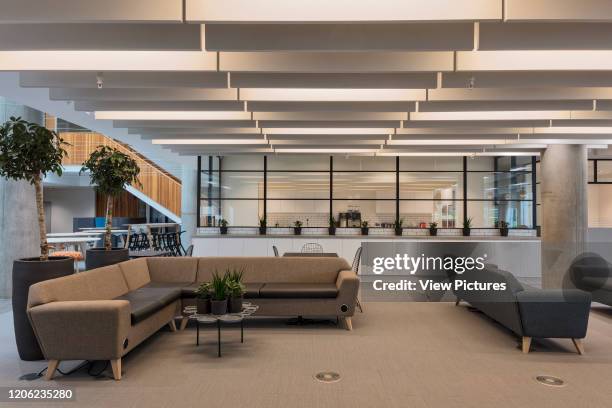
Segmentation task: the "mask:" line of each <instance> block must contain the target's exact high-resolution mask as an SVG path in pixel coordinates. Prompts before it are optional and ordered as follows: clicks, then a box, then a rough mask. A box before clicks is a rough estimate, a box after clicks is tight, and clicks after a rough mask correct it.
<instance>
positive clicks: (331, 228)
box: [327, 215, 337, 235]
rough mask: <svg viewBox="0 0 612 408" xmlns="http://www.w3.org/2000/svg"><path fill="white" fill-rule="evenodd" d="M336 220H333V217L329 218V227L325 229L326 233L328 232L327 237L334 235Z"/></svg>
mask: <svg viewBox="0 0 612 408" xmlns="http://www.w3.org/2000/svg"><path fill="white" fill-rule="evenodd" d="M336 225H337V224H336V219H335V218H334V216H333V215H330V216H329V227H328V228H327V231H328V232H329V235H336Z"/></svg>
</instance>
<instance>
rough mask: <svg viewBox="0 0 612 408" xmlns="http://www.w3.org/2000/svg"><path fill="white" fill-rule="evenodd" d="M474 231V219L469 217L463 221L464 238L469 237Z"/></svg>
mask: <svg viewBox="0 0 612 408" xmlns="http://www.w3.org/2000/svg"><path fill="white" fill-rule="evenodd" d="M471 231H472V218H471V217H468V218H466V219H465V220H463V236H464V237H469V236H470V233H471Z"/></svg>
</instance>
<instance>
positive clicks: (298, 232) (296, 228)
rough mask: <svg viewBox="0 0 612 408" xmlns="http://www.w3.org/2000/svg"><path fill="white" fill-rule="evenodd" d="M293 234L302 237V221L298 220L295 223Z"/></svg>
mask: <svg viewBox="0 0 612 408" xmlns="http://www.w3.org/2000/svg"><path fill="white" fill-rule="evenodd" d="M293 233H294V234H295V235H302V221H300V220H297V221H296V222H294V223H293Z"/></svg>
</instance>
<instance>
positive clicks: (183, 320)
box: [179, 316, 189, 330]
mask: <svg viewBox="0 0 612 408" xmlns="http://www.w3.org/2000/svg"><path fill="white" fill-rule="evenodd" d="M188 322H189V318H188V317H186V316H183V318H182V319H181V325H180V327H179V330H185V327H187V323H188Z"/></svg>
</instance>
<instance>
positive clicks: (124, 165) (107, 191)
mask: <svg viewBox="0 0 612 408" xmlns="http://www.w3.org/2000/svg"><path fill="white" fill-rule="evenodd" d="M85 171H89V177H90V179H91V183H92V184H94V185H95V186H96V187H95V188H96V190H97V191H98V192H99V193H100V194H102V195H105V196H106V231H105V234H104V249H105V250H106V251H110V250H112V242H111V229H112V225H113V199H114V198H115V197H118V196H119V195H121V193H122V192H123V189H124V188H125V187H126V186H131V185H140V181H139V180H138V175H139V174H140V167H139V166H138V163H137V162H136V160H134V159H133V158H132V157H130V156H129V155H127V154H125V153H123V152H122V151H120V150H118V149H116V148H114V147H110V146H98V147H97V148H96V150H94V151H93V152H92V153H91V155H90V156H89V159H87V160H86V161H85V162H84V163H83V167H82V168H81V173H83V172H85Z"/></svg>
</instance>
